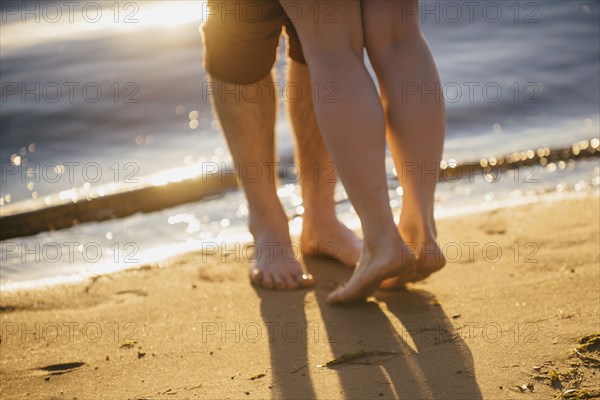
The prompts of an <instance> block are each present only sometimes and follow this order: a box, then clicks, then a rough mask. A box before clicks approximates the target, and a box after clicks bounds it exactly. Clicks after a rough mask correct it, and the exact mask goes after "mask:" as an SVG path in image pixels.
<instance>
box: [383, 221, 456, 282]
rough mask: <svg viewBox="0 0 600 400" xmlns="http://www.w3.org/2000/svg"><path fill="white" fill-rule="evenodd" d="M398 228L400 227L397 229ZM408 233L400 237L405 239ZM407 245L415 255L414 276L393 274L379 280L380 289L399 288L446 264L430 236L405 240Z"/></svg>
mask: <svg viewBox="0 0 600 400" xmlns="http://www.w3.org/2000/svg"><path fill="white" fill-rule="evenodd" d="M399 230H400V229H399ZM408 237H410V235H409V234H407V233H405V234H404V235H402V238H404V239H407V238H408ZM406 243H407V246H408V247H409V248H410V249H411V250H412V251H413V252H414V253H415V254H416V255H417V268H416V274H415V275H414V276H410V277H407V276H395V277H393V278H390V279H386V280H385V281H383V282H381V285H380V287H381V288H382V289H388V290H393V289H399V288H403V287H404V286H405V285H406V284H407V283H411V282H418V281H422V280H423V279H426V278H427V277H429V276H430V275H431V274H433V273H434V272H437V271H439V270H440V269H442V268H444V266H445V265H446V258H445V257H444V254H443V253H442V250H441V249H440V247H439V245H438V244H437V242H436V241H435V239H434V238H433V237H432V236H430V237H429V238H427V239H425V240H424V241H411V240H406Z"/></svg>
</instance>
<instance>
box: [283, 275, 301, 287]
mask: <svg viewBox="0 0 600 400" xmlns="http://www.w3.org/2000/svg"><path fill="white" fill-rule="evenodd" d="M283 281H284V282H285V287H286V289H288V290H295V289H298V283H296V280H295V279H294V277H293V275H284V276H283Z"/></svg>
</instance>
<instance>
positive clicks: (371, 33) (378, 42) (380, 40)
mask: <svg viewBox="0 0 600 400" xmlns="http://www.w3.org/2000/svg"><path fill="white" fill-rule="evenodd" d="M372 28H373V29H366V30H365V48H366V50H367V52H368V54H369V58H370V59H371V62H373V63H376V64H385V63H386V62H387V63H389V62H390V61H391V59H393V58H394V57H396V56H402V54H401V53H402V52H403V49H404V48H406V47H407V45H410V44H412V43H414V42H415V41H419V40H422V38H423V36H422V33H421V28H420V26H419V22H418V20H417V21H405V22H401V23H398V24H397V25H395V26H394V27H393V28H392V29H389V30H382V29H377V27H372Z"/></svg>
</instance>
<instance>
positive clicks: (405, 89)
mask: <svg viewBox="0 0 600 400" xmlns="http://www.w3.org/2000/svg"><path fill="white" fill-rule="evenodd" d="M362 10H363V21H364V22H363V23H364V29H365V41H366V48H367V51H368V54H369V58H370V60H371V63H372V65H373V68H374V70H375V73H376V74H377V77H378V80H379V85H380V89H381V94H382V102H383V107H384V110H385V115H386V121H387V139H388V143H389V145H390V150H391V151H392V155H393V157H394V162H395V165H396V170H397V173H398V179H399V180H400V184H401V185H402V187H403V189H404V197H403V203H402V213H401V215H400V223H399V225H398V229H399V231H400V234H401V235H402V238H403V239H404V240H405V241H406V243H408V244H409V247H410V248H411V250H413V251H415V252H416V253H417V257H418V258H419V263H418V266H417V276H416V278H417V279H423V278H425V277H427V276H428V275H430V274H431V273H433V272H435V271H437V270H439V269H441V268H442V267H443V266H444V264H445V259H444V257H443V255H442V252H441V251H440V249H439V247H438V245H437V243H436V236H437V232H436V226H435V220H434V217H433V204H434V193H435V187H436V183H437V180H438V171H439V165H440V160H441V157H442V151H443V145H444V135H445V118H446V116H445V107H444V98H443V95H442V90H441V84H440V78H439V75H438V71H437V68H436V65H435V62H434V60H433V56H432V54H431V51H430V50H429V46H428V45H427V42H426V40H425V38H424V37H423V35H422V34H421V30H420V27H419V12H418V10H419V4H418V0H398V1H386V0H383V1H381V0H369V1H363V2H362ZM403 281H406V279H402V278H398V279H394V280H390V281H387V282H385V283H384V285H383V286H390V285H391V284H393V283H401V282H403Z"/></svg>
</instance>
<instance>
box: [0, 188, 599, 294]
mask: <svg viewBox="0 0 600 400" xmlns="http://www.w3.org/2000/svg"><path fill="white" fill-rule="evenodd" d="M586 197H590V198H600V193H599V192H598V191H596V192H595V193H591V192H550V193H544V194H535V195H532V196H527V197H520V198H517V199H506V200H505V201H496V202H493V203H491V204H490V203H483V204H481V205H480V207H472V206H468V207H462V208H453V209H451V210H450V212H449V213H448V214H446V215H442V216H437V217H436V219H437V220H438V221H443V220H446V219H452V218H460V217H465V216H469V215H478V214H483V213H488V212H492V211H496V210H503V209H508V208H516V207H520V206H524V205H530V204H538V203H539V204H547V203H554V202H559V201H568V200H573V199H583V198H586ZM350 228H352V229H354V230H359V229H360V226H359V225H358V224H357V225H355V226H351V227H350ZM232 236H234V237H236V236H239V235H238V234H235V235H232ZM292 238H293V239H294V236H293V235H292ZM249 239H250V240H251V237H250V238H249ZM250 240H249V241H250ZM234 241H235V240H234V239H229V240H224V243H232V242H234ZM200 249H201V244H200V242H199V243H198V244H197V246H195V247H194V246H188V247H187V249H185V250H182V251H175V252H173V254H171V255H168V256H164V257H161V256H159V257H156V258H155V259H154V260H150V261H144V262H140V263H136V264H135V265H130V266H124V267H123V268H114V269H112V270H108V271H107V272H104V273H87V274H79V275H76V274H71V275H58V276H53V277H49V278H40V279H34V280H24V281H12V282H6V283H2V284H0V291H2V292H6V293H8V292H18V291H22V290H45V289H48V288H51V287H55V286H61V285H72V284H79V283H82V282H86V281H88V280H90V279H97V278H98V277H101V276H110V275H114V274H118V273H121V272H124V271H129V270H135V269H139V268H145V267H147V266H148V265H152V264H155V265H161V264H165V263H167V264H168V263H169V260H172V259H174V258H179V257H184V256H185V255H186V254H187V253H192V252H196V251H199V250H200Z"/></svg>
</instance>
